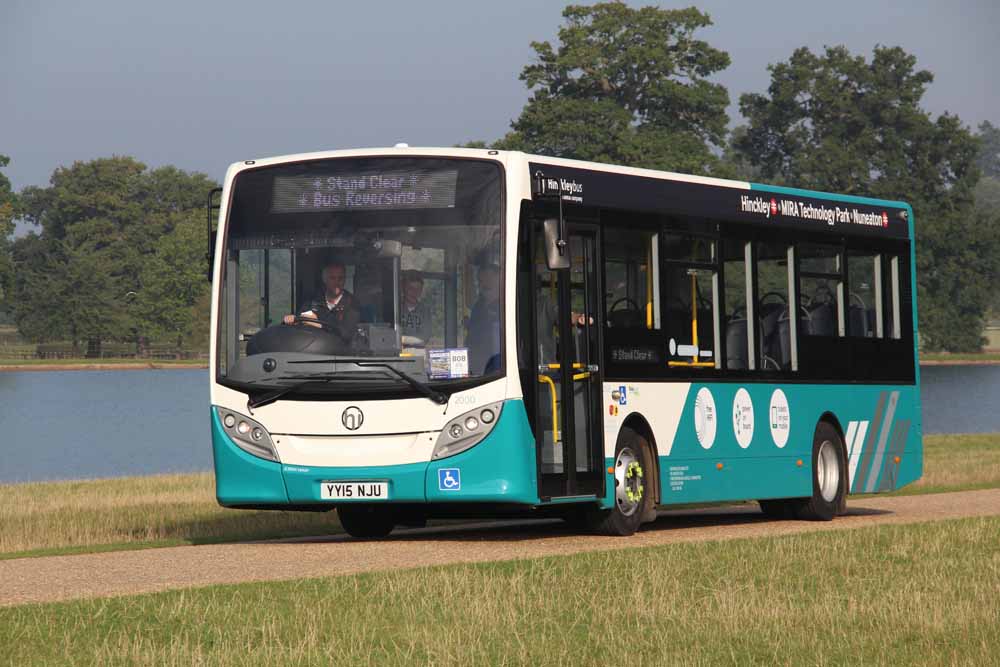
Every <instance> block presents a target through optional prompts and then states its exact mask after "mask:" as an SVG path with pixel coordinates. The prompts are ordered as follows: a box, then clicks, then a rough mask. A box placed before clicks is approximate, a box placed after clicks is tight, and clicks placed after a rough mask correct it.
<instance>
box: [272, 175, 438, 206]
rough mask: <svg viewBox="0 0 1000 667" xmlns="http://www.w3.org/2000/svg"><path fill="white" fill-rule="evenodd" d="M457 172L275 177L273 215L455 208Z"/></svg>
mask: <svg viewBox="0 0 1000 667" xmlns="http://www.w3.org/2000/svg"><path fill="white" fill-rule="evenodd" d="M457 180H458V171H457V170H454V169H443V170H437V171H409V172H380V173H363V174H337V175H322V174H310V175H308V176H275V177H274V192H273V195H272V198H271V212H272V213H304V212H310V211H364V210H397V209H420V208H453V207H454V206H455V185H456V181H457Z"/></svg>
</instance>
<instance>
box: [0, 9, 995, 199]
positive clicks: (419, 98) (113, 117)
mask: <svg viewBox="0 0 1000 667" xmlns="http://www.w3.org/2000/svg"><path fill="white" fill-rule="evenodd" d="M630 4H632V5H634V6H637V5H639V4H640V3H637V2H632V3H630ZM641 4H647V3H641ZM657 4H659V5H661V6H664V7H671V6H674V7H683V6H686V5H687V4H688V3H676V4H675V3H657ZM563 6H564V5H563V4H562V3H559V2H540V1H539V0H535V1H533V2H529V1H528V0H501V1H499V2H489V3H477V2H469V1H466V2H457V1H456V2H444V1H433V0H424V1H422V2H375V1H370V2H337V1H333V0H327V1H324V2H293V1H289V2H274V1H273V0H272V1H270V2H253V1H249V0H244V1H243V2H204V1H203V0H198V1H194V0H170V1H169V2H157V3H151V2H144V1H142V0H94V1H93V2H79V1H78V0H52V1H46V2H42V1H40V0H0V63H2V69H0V91H2V99H0V153H3V154H7V155H9V156H10V157H11V159H12V162H11V165H10V167H8V169H7V170H6V173H7V174H8V176H9V177H10V178H11V180H12V181H13V183H14V187H15V188H17V189H20V188H22V187H24V186H26V185H44V184H45V183H47V182H48V178H49V176H50V174H51V173H52V171H53V170H54V169H55V168H56V167H58V166H60V165H69V164H71V163H72V162H73V161H74V160H87V159H92V158H95V157H100V156H108V155H112V154H119V155H121V154H125V155H132V156H135V157H137V158H139V159H140V160H142V161H144V162H145V163H146V164H148V165H150V166H159V165H164V164H174V165H177V166H179V167H181V168H183V169H188V170H199V171H203V172H206V173H208V174H209V175H210V176H213V177H215V178H217V179H220V178H221V177H222V175H223V173H224V171H225V168H226V166H227V165H228V164H229V163H230V162H234V161H237V160H242V159H245V158H252V157H262V156H268V155H278V154H284V153H295V152H301V151H311V150H322V149H336V148H350V147H362V146H385V145H392V144H393V143H395V142H397V141H407V142H409V143H410V144H411V145H451V144H454V143H457V142H461V141H467V140H470V139H484V140H491V139H495V138H497V137H499V136H501V135H502V134H503V133H504V132H505V131H506V130H507V129H508V124H509V122H510V120H511V119H512V118H514V117H516V116H517V114H518V113H519V112H520V109H521V107H522V105H523V104H524V101H525V100H526V99H527V97H528V92H527V91H526V89H525V88H524V86H523V84H522V83H521V82H520V81H519V80H518V79H517V75H518V74H519V73H520V70H521V68H522V67H523V66H524V65H525V64H526V63H527V62H528V61H529V60H530V58H531V56H532V51H531V49H530V47H529V43H530V42H531V41H532V40H546V39H548V40H552V39H553V38H554V37H555V34H556V31H557V29H558V26H559V25H560V23H561V16H560V14H561V11H562V7H563ZM697 6H698V7H699V8H700V9H702V10H705V11H707V12H708V13H709V14H710V15H711V17H712V19H713V21H714V22H715V25H714V26H713V27H712V28H710V29H708V30H705V31H703V32H702V33H701V35H700V36H701V37H702V38H703V39H706V40H708V41H709V42H710V43H711V44H712V45H713V46H715V47H717V48H721V49H724V50H726V51H728V52H729V54H730V56H731V57H732V60H733V64H732V65H731V66H730V67H729V69H728V70H726V71H725V72H723V73H721V74H719V75H718V76H717V80H718V81H719V82H721V83H723V84H724V85H726V86H727V87H728V89H729V93H730V97H731V100H732V102H733V106H732V107H731V109H730V114H731V116H732V117H733V120H734V121H738V120H739V115H738V111H737V108H736V106H735V103H736V101H737V99H738V97H739V94H740V93H744V92H749V91H757V92H760V91H764V90H765V89H766V87H767V84H768V74H767V70H766V67H767V65H768V64H769V63H773V62H777V61H781V60H786V59H787V58H788V57H789V55H791V52H792V51H793V49H795V48H796V47H799V46H803V45H806V46H809V47H810V48H812V49H813V50H814V51H815V50H819V49H821V48H822V47H823V46H824V45H834V44H845V45H847V46H848V47H849V48H850V49H851V50H852V51H854V52H855V53H865V54H868V55H870V53H871V49H872V47H873V46H874V45H876V44H883V45H890V46H895V45H899V46H902V47H903V48H904V49H906V50H907V51H909V52H910V53H913V54H915V55H916V56H917V58H918V66H919V67H922V68H925V69H929V70H931V71H932V72H934V74H935V77H936V80H935V82H934V83H933V84H932V86H931V88H930V90H929V92H928V94H927V95H926V97H925V98H924V104H925V107H926V108H927V109H928V110H929V111H931V112H932V113H934V114H938V113H941V112H944V111H950V112H952V113H957V114H958V115H959V116H960V117H961V118H962V119H963V120H964V121H965V122H966V123H967V124H970V125H972V126H977V125H978V124H979V123H980V122H982V121H983V120H991V121H992V122H993V123H994V124H1000V88H998V87H997V86H996V85H994V82H995V79H996V68H997V67H998V65H1000V44H998V36H997V28H998V27H1000V2H998V0H968V1H962V0H958V1H956V2H953V3H947V6H946V3H933V2H928V1H924V0H916V1H912V2H902V1H900V2H878V1H875V0H869V1H864V2H862V1H856V0H849V1H844V0H842V1H841V2H836V3H829V2H822V3H820V2H816V3H809V2H801V1H799V2H787V1H785V2H755V3H742V2H741V3H735V2H723V1H721V0H707V1H702V2H699V3H697Z"/></svg>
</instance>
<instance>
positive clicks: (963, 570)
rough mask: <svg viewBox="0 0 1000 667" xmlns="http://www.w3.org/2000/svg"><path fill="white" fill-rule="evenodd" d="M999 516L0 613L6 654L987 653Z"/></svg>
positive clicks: (867, 656) (537, 657)
mask: <svg viewBox="0 0 1000 667" xmlns="http://www.w3.org/2000/svg"><path fill="white" fill-rule="evenodd" d="M998 534H1000V519H998V518H989V519H967V520H958V521H949V522H937V523H932V524H916V525H910V526H891V527H889V526H887V527H879V528H874V529H860V530H856V531H847V532H835V533H813V534H805V535H799V536H789V537H780V538H767V539H754V540H738V541H728V542H708V543H699V544H684V545H671V546H666V547H656V548H646V549H629V550H625V551H613V552H597V553H589V554H580V555H574V556H567V557H558V558H544V559H537V560H524V561H514V562H505V563H486V564H479V565H458V566H447V567H438V568H430V569H420V570H408V571H407V570H401V571H393V572H384V573H377V574H367V575H359V576H350V577H338V578H331V579H312V580H298V581H290V582H272V583H256V584H242V585H236V586H216V587H211V588H203V589H193V590H185V591H174V592H169V593H158V594H152V595H143V596H133V597H127V598H112V599H100V600H87V601H80V602H72V603H59V604H48V605H30V606H23V607H13V608H8V609H0V655H3V656H6V659H9V660H11V661H12V663H13V664H18V665H36V664H37V665H47V664H56V663H58V664H70V663H71V664H100V665H119V664H157V665H200V664H212V665H223V666H226V665H256V664H260V665H277V664H280V665H313V664H315V665H341V664H343V665H352V666H353V665H371V664H379V665H411V664H421V665H514V664H518V665H520V664H529V665H535V666H545V665H575V664H578V665H592V664H616V663H619V662H624V663H627V664H629V665H668V664H682V665H718V664H736V665H746V664H766V665H804V664H810V665H811V664H822V665H826V664H864V665H870V664H892V665H898V664H903V665H905V664H993V663H995V661H996V656H997V655H998V654H1000V634H998V633H997V632H996V628H997V627H1000V546H998V544H997V535H998Z"/></svg>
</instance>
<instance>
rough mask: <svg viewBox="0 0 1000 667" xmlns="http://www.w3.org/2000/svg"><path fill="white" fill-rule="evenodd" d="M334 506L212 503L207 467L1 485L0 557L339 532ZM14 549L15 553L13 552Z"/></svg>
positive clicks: (213, 499) (213, 497) (212, 492)
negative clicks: (251, 507)
mask: <svg viewBox="0 0 1000 667" xmlns="http://www.w3.org/2000/svg"><path fill="white" fill-rule="evenodd" d="M335 517H336V515H335V514H334V513H328V512H321V513H313V512H270V511H269V512H257V511H248V510H230V509H224V508H222V507H219V505H218V503H216V500H215V482H214V478H213V476H212V475H211V474H210V473H198V474H189V475H154V476H150V477H125V478H121V479H105V480H87V481H79V482H44V483H37V484H13V485H5V486H0V526H3V530H0V558H2V557H3V554H14V553H18V555H32V554H31V553H23V552H34V553H35V555H42V554H45V553H50V552H52V550H57V551H60V552H65V551H66V550H70V551H75V550H87V551H93V550H95V548H94V547H97V546H98V545H113V546H114V547H115V548H127V547H129V546H133V547H135V546H165V545H175V544H184V543H191V544H197V543H204V542H219V541H226V540H240V539H257V538H261V537H280V536H287V537H290V536H294V535H317V534H318V535H324V534H329V533H334V532H341V530H340V525H339V524H338V523H337V521H336V518H335ZM19 552H20V553H19Z"/></svg>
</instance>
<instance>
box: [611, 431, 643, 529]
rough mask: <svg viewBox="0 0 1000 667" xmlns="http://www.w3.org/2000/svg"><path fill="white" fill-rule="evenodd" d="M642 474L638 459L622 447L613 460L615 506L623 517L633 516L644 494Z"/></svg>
mask: <svg viewBox="0 0 1000 667" xmlns="http://www.w3.org/2000/svg"><path fill="white" fill-rule="evenodd" d="M644 477H645V475H644V473H643V470H642V464H641V463H640V462H639V457H637V456H636V455H635V452H633V451H632V450H631V448H629V447H623V448H622V450H621V451H620V452H618V458H617V459H616V460H615V504H616V505H617V506H618V511H619V512H621V513H622V514H623V515H625V516H631V515H632V514H635V512H636V510H638V509H639V506H640V505H641V504H642V497H643V493H644V492H645V486H644V484H643V481H644Z"/></svg>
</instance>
